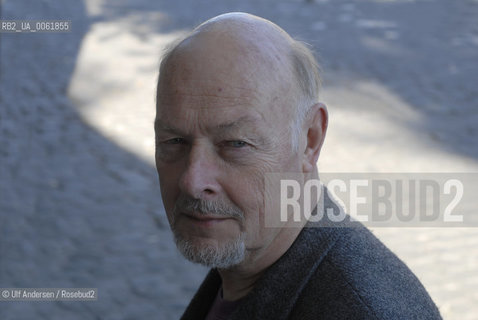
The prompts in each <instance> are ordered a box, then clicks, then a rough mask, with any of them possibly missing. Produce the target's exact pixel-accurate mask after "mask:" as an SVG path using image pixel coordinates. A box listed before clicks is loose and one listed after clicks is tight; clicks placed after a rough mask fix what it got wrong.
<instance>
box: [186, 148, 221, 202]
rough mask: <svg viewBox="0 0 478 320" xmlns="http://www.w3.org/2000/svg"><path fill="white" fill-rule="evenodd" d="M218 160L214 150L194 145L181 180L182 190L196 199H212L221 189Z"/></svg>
mask: <svg viewBox="0 0 478 320" xmlns="http://www.w3.org/2000/svg"><path fill="white" fill-rule="evenodd" d="M216 160H217V159H216V156H215V155H214V150H210V149H209V148H207V147H206V146H196V145H193V146H192V147H191V150H190V152H189V155H188V160H187V163H186V168H185V170H184V172H183V174H182V175H181V178H180V180H179V188H180V189H181V191H182V192H184V193H185V194H188V195H189V196H191V197H193V198H195V199H205V200H212V199H213V198H214V197H215V196H216V195H217V194H218V193H219V191H220V185H219V183H218V180H217V179H218V176H219V170H218V167H217V163H216Z"/></svg>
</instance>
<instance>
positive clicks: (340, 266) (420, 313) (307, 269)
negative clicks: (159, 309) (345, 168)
mask: <svg viewBox="0 0 478 320" xmlns="http://www.w3.org/2000/svg"><path fill="white" fill-rule="evenodd" d="M309 226H312V227H306V228H304V229H303V230H302V231H301V233H300V234H299V236H298V237H297V239H296V240H295V242H294V243H293V244H292V246H291V247H290V248H289V250H288V251H287V252H286V253H285V254H284V255H283V256H282V257H281V258H280V259H279V260H278V261H276V262H275V263H274V264H273V265H272V266H270V267H269V268H268V270H267V271H266V272H265V273H264V274H263V276H262V277H261V278H260V279H259V280H258V282H257V283H256V285H255V287H254V288H253V289H252V291H251V292H250V293H249V294H248V295H247V296H246V297H245V298H243V299H242V302H241V303H240V305H239V306H238V308H237V309H236V310H235V311H234V313H233V314H232V315H231V318H230V319H231V320H233V319H238V320H249V319H261V320H266V319H271V320H279V319H300V320H307V319H441V317H440V313H439V311H438V309H437V308H436V306H435V304H434V303H433V301H432V300H431V298H430V297H429V295H428V294H427V292H426V290H425V288H424V287H423V286H422V285H421V283H420V282H419V280H418V279H417V278H416V277H415V275H414V274H413V273H412V272H411V271H410V270H409V269H408V268H407V267H406V266H405V264H404V263H403V262H402V261H400V260H399V259H398V258H397V257H396V256H395V255H394V254H393V253H392V252H391V251H390V250H388V249H387V248H386V247H385V246H384V245H383V244H382V243H381V242H380V241H379V240H378V239H377V238H376V237H375V236H374V235H373V234H372V233H371V232H370V231H368V230H367V229H366V228H365V227H363V226H356V227H352V228H350V227H339V228H332V227H318V228H317V227H313V226H314V224H309ZM220 286H221V278H220V276H219V274H218V272H217V271H216V270H215V269H213V270H211V271H210V272H209V274H208V275H207V277H206V279H205V280H204V282H203V283H202V285H201V287H200V288H199V290H198V291H197V293H196V295H195V296H194V298H193V299H192V300H191V302H190V304H189V306H188V308H187V309H186V311H185V312H184V314H183V316H182V319H185V320H189V319H204V317H205V316H206V315H207V313H208V310H209V308H210V306H211V304H212V302H213V301H214V298H215V296H216V294H217V292H218V290H219V288H220Z"/></svg>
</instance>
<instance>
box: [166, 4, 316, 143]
mask: <svg viewBox="0 0 478 320" xmlns="http://www.w3.org/2000/svg"><path fill="white" fill-rule="evenodd" d="M193 69H194V70H195V71H199V72H201V73H202V75H203V80H204V81H218V80H219V79H224V76H225V75H226V76H227V79H228V81H225V82H224V81H223V83H224V85H225V86H227V85H228V82H229V80H231V81H230V82H231V83H235V84H239V85H240V86H242V87H243V88H248V87H252V88H255V89H256V91H257V92H260V93H262V94H268V95H269V97H268V98H269V99H276V98H277V97H278V96H280V97H281V99H282V104H281V105H282V106H286V107H287V108H288V109H287V110H280V112H284V111H286V112H287V114H288V115H289V117H290V118H291V120H292V121H293V126H292V132H291V134H292V136H293V138H292V141H293V144H294V147H295V148H296V147H297V143H296V142H297V140H298V136H299V135H300V130H301V124H302V122H303V120H304V118H305V117H306V115H307V112H308V109H309V108H310V107H311V106H312V105H314V104H315V103H316V102H317V101H318V91H319V84H320V80H319V74H318V66H317V63H316V61H315V59H314V57H313V54H312V53H311V52H310V50H309V49H308V48H307V47H306V46H305V45H304V44H303V43H301V42H298V41H296V40H294V39H292V38H291V37H290V36H289V35H288V34H287V33H286V32H285V31H284V30H282V29H281V28H280V27H279V26H277V25H276V24H274V23H272V22H271V21H268V20H266V19H263V18H260V17H257V16H253V15H250V14H247V13H227V14H223V15H220V16H217V17H214V18H212V19H210V20H208V21H206V22H204V23H202V24H201V25H199V26H198V27H197V28H195V29H194V30H193V31H192V32H191V33H190V34H188V35H187V36H186V37H185V38H183V39H182V40H180V41H179V42H176V43H175V44H174V45H173V46H171V47H170V48H169V49H168V50H167V51H166V53H165V55H164V56H163V60H162V62H161V67H160V77H159V82H158V92H157V102H158V105H159V104H160V103H161V95H162V94H163V90H162V88H163V85H164V84H165V82H168V83H170V82H171V81H181V79H182V78H184V77H185V76H187V74H188V73H190V72H191V71H192V70H193ZM173 74H174V75H175V76H174V77H173V78H174V79H173V78H171V75H173ZM181 75H182V76H181ZM277 111H279V110H277Z"/></svg>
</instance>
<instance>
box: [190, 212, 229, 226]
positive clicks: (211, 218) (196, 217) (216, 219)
mask: <svg viewBox="0 0 478 320" xmlns="http://www.w3.org/2000/svg"><path fill="white" fill-rule="evenodd" d="M183 215H184V216H185V217H186V218H187V219H188V220H190V221H192V222H194V223H196V224H199V225H202V226H212V225H214V224H217V223H221V222H223V221H225V220H229V219H231V218H230V217H225V216H215V215H209V214H208V215H204V214H197V213H194V212H192V213H183Z"/></svg>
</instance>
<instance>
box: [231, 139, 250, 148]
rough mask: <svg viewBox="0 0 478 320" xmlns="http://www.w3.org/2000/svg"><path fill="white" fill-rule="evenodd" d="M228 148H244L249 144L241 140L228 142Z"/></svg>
mask: <svg viewBox="0 0 478 320" xmlns="http://www.w3.org/2000/svg"><path fill="white" fill-rule="evenodd" d="M226 146H228V147H232V148H242V147H245V146H247V143H246V142H244V141H240V140H233V141H226Z"/></svg>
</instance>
